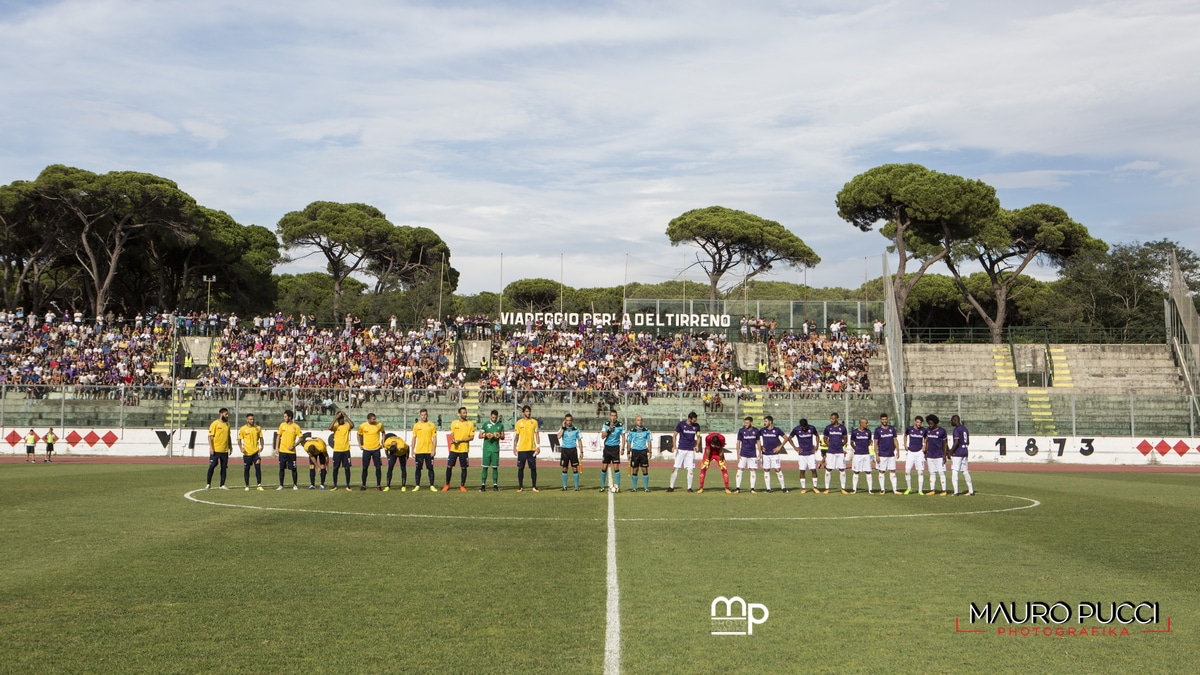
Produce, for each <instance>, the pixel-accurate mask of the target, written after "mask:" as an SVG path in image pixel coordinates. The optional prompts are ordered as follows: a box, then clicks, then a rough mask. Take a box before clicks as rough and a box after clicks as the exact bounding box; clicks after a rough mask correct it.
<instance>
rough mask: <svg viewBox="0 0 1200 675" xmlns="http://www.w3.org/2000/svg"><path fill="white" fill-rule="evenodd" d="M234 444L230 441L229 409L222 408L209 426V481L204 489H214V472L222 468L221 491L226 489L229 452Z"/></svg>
mask: <svg viewBox="0 0 1200 675" xmlns="http://www.w3.org/2000/svg"><path fill="white" fill-rule="evenodd" d="M232 446H233V444H232V442H231V441H230V439H229V408H221V410H220V412H219V413H217V419H215V420H213V423H212V424H210V425H208V480H207V481H205V486H204V489H206V490H207V489H209V488H211V487H212V477H213V470H214V469H216V468H217V466H220V467H221V489H222V490H227V489H229V488H226V487H225V473H226V472H227V471H228V470H229V451H230V449H231V448H232Z"/></svg>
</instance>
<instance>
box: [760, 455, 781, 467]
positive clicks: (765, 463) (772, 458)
mask: <svg viewBox="0 0 1200 675" xmlns="http://www.w3.org/2000/svg"><path fill="white" fill-rule="evenodd" d="M782 459H783V458H782V457H780V456H779V455H763V458H762V468H763V471H770V470H772V469H774V470H776V471H778V470H780V469H782V468H783V463H782Z"/></svg>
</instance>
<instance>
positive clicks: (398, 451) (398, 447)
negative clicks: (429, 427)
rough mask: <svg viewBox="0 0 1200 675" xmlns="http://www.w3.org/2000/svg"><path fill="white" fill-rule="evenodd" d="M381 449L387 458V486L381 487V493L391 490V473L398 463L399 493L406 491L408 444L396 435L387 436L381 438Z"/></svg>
mask: <svg viewBox="0 0 1200 675" xmlns="http://www.w3.org/2000/svg"><path fill="white" fill-rule="evenodd" d="M383 449H384V452H386V453H387V458H388V470H387V485H384V486H383V491H384V492H387V491H388V490H391V489H392V471H393V470H394V469H395V468H396V464H397V463H399V464H400V491H401V492H405V491H406V490H408V443H406V442H405V441H404V439H403V438H401V437H400V436H397V435H396V434H388V435H387V436H384V438H383Z"/></svg>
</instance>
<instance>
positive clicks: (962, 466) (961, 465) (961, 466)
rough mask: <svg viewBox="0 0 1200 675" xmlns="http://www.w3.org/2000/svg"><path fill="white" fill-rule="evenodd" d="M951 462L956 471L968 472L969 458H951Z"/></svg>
mask: <svg viewBox="0 0 1200 675" xmlns="http://www.w3.org/2000/svg"><path fill="white" fill-rule="evenodd" d="M950 461H951V462H952V466H953V467H954V471H960V472H961V471H966V470H967V458H966V457H951V458H950Z"/></svg>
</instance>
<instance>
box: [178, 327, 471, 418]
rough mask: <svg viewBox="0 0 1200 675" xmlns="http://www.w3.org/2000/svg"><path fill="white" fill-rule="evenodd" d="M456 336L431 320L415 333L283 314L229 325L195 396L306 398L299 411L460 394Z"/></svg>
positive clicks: (461, 379)
mask: <svg viewBox="0 0 1200 675" xmlns="http://www.w3.org/2000/svg"><path fill="white" fill-rule="evenodd" d="M452 360H453V334H452V333H451V332H450V331H447V330H446V329H445V327H444V326H443V324H442V323H441V322H439V321H437V320H435V319H430V320H428V321H426V322H425V324H424V325H423V326H422V327H420V328H413V329H407V330H403V329H396V330H392V329H391V328H390V327H388V328H384V327H382V326H371V327H369V328H361V326H359V327H356V326H355V325H354V323H353V322H352V321H351V322H350V323H348V324H347V327H344V328H341V329H335V328H330V327H321V326H316V325H312V324H309V323H308V322H307V321H305V322H303V323H301V322H294V323H293V324H292V325H290V326H289V325H288V323H287V321H286V320H282V319H280V317H266V318H260V317H256V318H255V319H253V320H251V321H250V322H243V323H240V324H238V323H231V324H230V326H228V327H227V328H226V329H225V330H224V331H223V334H222V339H221V342H220V348H219V352H218V354H217V358H216V360H215V361H214V362H213V363H212V364H210V366H209V368H208V370H207V371H206V372H204V373H201V374H200V375H199V377H198V378H197V385H196V390H197V393H198V394H199V395H201V396H204V397H228V396H231V395H232V394H233V393H234V390H241V392H242V395H245V394H246V393H251V395H253V393H254V392H257V396H258V397H259V398H260V399H264V400H267V399H284V400H291V399H293V398H296V397H297V396H298V394H297V392H300V391H303V393H302V394H299V396H300V397H302V398H303V399H304V403H305V405H304V408H303V410H307V409H309V408H310V406H311V407H312V408H316V409H331V408H332V407H333V406H335V405H337V404H348V405H349V406H350V407H360V406H362V405H363V404H365V403H366V402H367V401H377V400H400V397H401V396H409V397H410V400H415V399H417V398H425V399H427V400H436V399H438V398H440V397H441V396H442V392H443V390H448V389H459V388H461V387H462V385H463V384H464V383H465V380H466V373H465V371H461V370H460V371H455V370H454V369H453V368H452V367H451V366H452Z"/></svg>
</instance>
